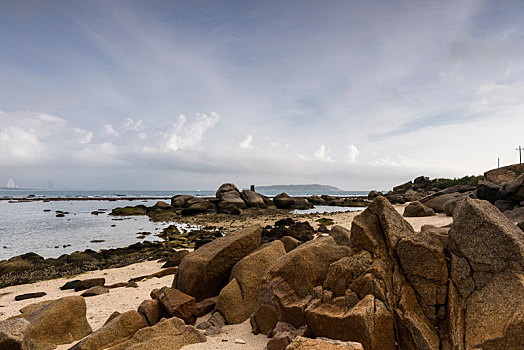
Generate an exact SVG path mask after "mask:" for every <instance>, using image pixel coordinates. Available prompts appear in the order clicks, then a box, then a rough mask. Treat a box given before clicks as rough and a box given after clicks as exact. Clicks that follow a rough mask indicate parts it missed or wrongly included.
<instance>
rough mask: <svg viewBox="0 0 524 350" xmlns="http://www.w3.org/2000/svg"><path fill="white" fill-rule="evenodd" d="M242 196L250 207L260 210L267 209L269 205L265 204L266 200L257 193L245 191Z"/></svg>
mask: <svg viewBox="0 0 524 350" xmlns="http://www.w3.org/2000/svg"><path fill="white" fill-rule="evenodd" d="M242 196H243V199H244V201H245V202H246V204H247V206H248V207H254V208H259V209H266V208H267V205H266V203H265V202H264V198H262V196H261V195H260V194H258V193H256V192H255V191H250V190H243V191H242Z"/></svg>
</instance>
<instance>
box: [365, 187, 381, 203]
mask: <svg viewBox="0 0 524 350" xmlns="http://www.w3.org/2000/svg"><path fill="white" fill-rule="evenodd" d="M378 196H383V194H382V192H379V191H377V190H372V191H370V192H369V193H368V199H369V200H370V201H372V200H373V199H375V198H377V197H378Z"/></svg>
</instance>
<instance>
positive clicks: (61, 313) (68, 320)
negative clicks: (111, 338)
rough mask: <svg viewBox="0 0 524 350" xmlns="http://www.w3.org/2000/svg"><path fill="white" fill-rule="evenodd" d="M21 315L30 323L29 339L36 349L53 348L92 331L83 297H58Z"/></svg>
mask: <svg viewBox="0 0 524 350" xmlns="http://www.w3.org/2000/svg"><path fill="white" fill-rule="evenodd" d="M22 317H23V318H25V319H26V320H28V321H29V322H30V323H31V339H33V342H34V343H35V345H36V347H37V348H38V349H46V348H52V349H53V348H55V347H56V345H59V344H68V343H72V342H74V341H76V340H79V339H82V338H83V337H85V336H86V335H88V334H90V333H91V332H92V330H91V326H90V325H89V323H88V322H87V318H86V303H85V300H84V298H82V297H79V296H71V297H65V298H61V299H58V300H56V301H54V302H52V303H50V304H47V305H45V306H43V307H42V308H40V309H38V310H36V311H34V312H32V313H30V314H22Z"/></svg>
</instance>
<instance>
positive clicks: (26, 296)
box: [15, 292, 46, 301]
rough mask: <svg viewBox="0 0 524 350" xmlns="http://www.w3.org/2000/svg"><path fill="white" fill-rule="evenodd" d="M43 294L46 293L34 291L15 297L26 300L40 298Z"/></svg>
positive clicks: (18, 299)
mask: <svg viewBox="0 0 524 350" xmlns="http://www.w3.org/2000/svg"><path fill="white" fill-rule="evenodd" d="M44 295H46V293H45V292H36V293H27V294H20V295H17V296H16V297H15V300H16V301H20V300H26V299H33V298H41V297H43V296H44Z"/></svg>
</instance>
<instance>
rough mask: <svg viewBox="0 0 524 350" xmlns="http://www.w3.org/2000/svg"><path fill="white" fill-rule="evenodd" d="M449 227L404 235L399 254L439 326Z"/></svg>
mask: <svg viewBox="0 0 524 350" xmlns="http://www.w3.org/2000/svg"><path fill="white" fill-rule="evenodd" d="M447 231H448V230H447V229H446V228H433V229H427V230H424V231H422V232H420V233H418V234H415V235H411V236H408V237H406V238H404V239H402V240H401V241H400V242H399V244H398V246H397V254H398V258H399V262H400V265H401V267H402V270H403V272H404V274H405V276H406V278H407V280H408V281H409V283H410V285H411V286H412V287H413V289H414V290H415V291H416V295H417V297H418V301H419V303H420V305H421V307H422V311H424V314H425V316H426V317H427V318H428V320H430V321H431V323H432V324H433V325H436V326H438V323H439V321H443V318H442V317H441V318H440V320H439V319H438V314H439V308H440V307H441V306H442V305H444V304H445V303H446V297H447V282H448V266H447V258H446V254H445V252H444V248H445V246H446V244H447V240H448V232H447Z"/></svg>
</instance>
